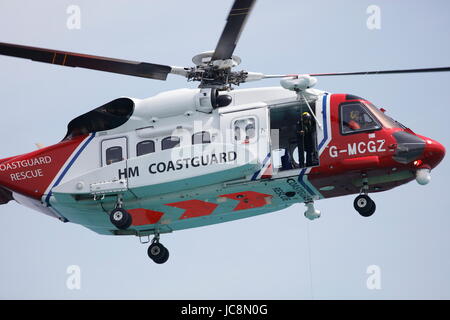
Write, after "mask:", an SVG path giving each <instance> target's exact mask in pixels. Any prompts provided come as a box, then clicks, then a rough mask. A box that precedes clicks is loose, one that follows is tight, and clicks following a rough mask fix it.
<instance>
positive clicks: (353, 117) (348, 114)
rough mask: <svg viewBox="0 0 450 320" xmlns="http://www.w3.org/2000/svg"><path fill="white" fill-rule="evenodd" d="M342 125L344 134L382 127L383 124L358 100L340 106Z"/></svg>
mask: <svg viewBox="0 0 450 320" xmlns="http://www.w3.org/2000/svg"><path fill="white" fill-rule="evenodd" d="M340 123H341V124H340V125H341V133H342V134H351V133H359V132H364V131H374V130H379V129H381V125H380V124H379V123H378V121H376V120H375V117H374V116H373V115H372V114H371V113H370V112H369V111H368V110H367V108H366V107H364V105H362V104H361V103H357V102H351V103H344V104H341V106H340Z"/></svg>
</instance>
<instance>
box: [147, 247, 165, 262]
mask: <svg viewBox="0 0 450 320" xmlns="http://www.w3.org/2000/svg"><path fill="white" fill-rule="evenodd" d="M147 254H148V256H149V258H150V259H152V260H153V261H154V262H155V263H158V264H162V263H164V262H166V261H167V260H168V259H169V250H168V249H167V248H166V247H164V246H163V245H162V244H161V243H159V242H155V243H152V244H151V245H150V247H148V250H147Z"/></svg>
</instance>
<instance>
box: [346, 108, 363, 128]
mask: <svg viewBox="0 0 450 320" xmlns="http://www.w3.org/2000/svg"><path fill="white" fill-rule="evenodd" d="M360 117H361V115H360V112H359V111H358V110H352V111H350V120H349V121H348V127H349V128H350V129H352V130H359V129H361V124H360Z"/></svg>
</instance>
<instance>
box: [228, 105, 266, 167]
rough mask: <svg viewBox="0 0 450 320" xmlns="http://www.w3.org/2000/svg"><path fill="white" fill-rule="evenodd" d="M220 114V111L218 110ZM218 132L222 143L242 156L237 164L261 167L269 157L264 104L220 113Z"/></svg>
mask: <svg viewBox="0 0 450 320" xmlns="http://www.w3.org/2000/svg"><path fill="white" fill-rule="evenodd" d="M219 112H220V109H219ZM220 130H221V134H222V138H223V139H224V141H223V143H225V144H227V145H234V149H235V150H236V149H238V150H241V151H242V150H244V152H241V151H239V152H238V153H237V154H238V155H244V157H245V159H239V158H238V162H239V163H242V164H244V163H249V162H252V163H258V164H260V165H263V164H264V163H265V162H267V163H270V161H268V160H269V159H270V156H269V152H270V150H269V114H268V107H267V104H265V103H258V104H252V105H247V106H245V109H243V108H242V107H241V108H239V109H238V110H236V111H233V110H227V111H225V112H222V113H220Z"/></svg>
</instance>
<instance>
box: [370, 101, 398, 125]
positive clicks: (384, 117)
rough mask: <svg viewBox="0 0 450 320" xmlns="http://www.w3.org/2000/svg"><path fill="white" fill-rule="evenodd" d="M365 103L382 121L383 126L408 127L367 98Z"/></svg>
mask: <svg viewBox="0 0 450 320" xmlns="http://www.w3.org/2000/svg"><path fill="white" fill-rule="evenodd" d="M364 104H365V105H366V107H367V108H369V110H370V111H371V112H372V113H373V114H374V115H375V117H377V119H378V120H379V121H380V122H381V123H382V125H383V127H385V128H401V129H406V127H405V126H404V125H403V124H401V123H400V122H398V121H396V120H394V119H392V118H391V117H389V116H388V115H387V114H385V113H384V112H383V111H381V110H380V109H378V108H377V107H375V106H374V105H373V104H372V103H370V102H368V101H367V100H366V101H364Z"/></svg>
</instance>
